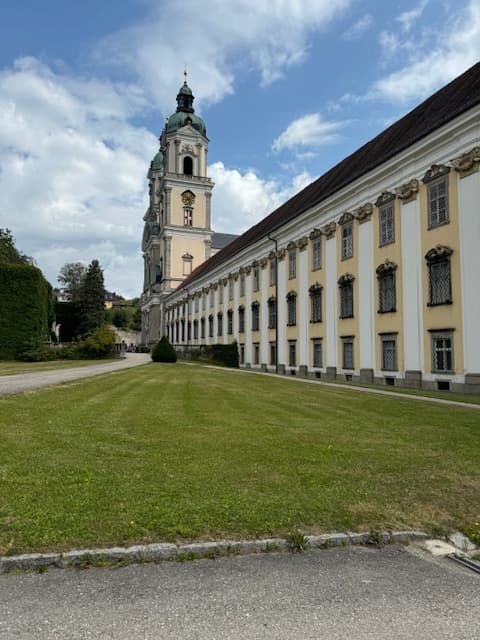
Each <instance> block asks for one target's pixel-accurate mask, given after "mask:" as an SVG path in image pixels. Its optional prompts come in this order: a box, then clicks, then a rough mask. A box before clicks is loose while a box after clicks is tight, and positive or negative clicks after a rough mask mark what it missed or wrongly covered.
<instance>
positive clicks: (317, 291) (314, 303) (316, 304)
mask: <svg viewBox="0 0 480 640" xmlns="http://www.w3.org/2000/svg"><path fill="white" fill-rule="evenodd" d="M309 292H310V308H311V315H310V320H311V322H321V321H322V287H321V286H320V285H318V284H316V285H313V286H312V287H310V289H309Z"/></svg>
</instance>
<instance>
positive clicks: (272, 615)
mask: <svg viewBox="0 0 480 640" xmlns="http://www.w3.org/2000/svg"><path fill="white" fill-rule="evenodd" d="M479 584H480V579H479V576H478V574H476V573H474V572H473V571H468V570H467V569H464V568H462V567H460V566H459V565H456V564H455V563H453V562H452V561H450V560H448V559H445V558H443V559H438V558H433V557H432V556H427V555H425V554H424V553H422V552H420V551H416V550H415V549H414V548H412V547H407V548H406V549H404V548H400V547H396V546H388V547H385V548H383V549H367V548H361V547H359V548H351V549H328V550H324V551H310V552H308V553H305V554H275V553H274V554H267V555H261V556H244V557H240V558H225V559H221V560H198V561H194V562H184V563H179V562H163V563H160V564H140V565H130V566H128V567H124V568H122V569H99V568H98V569H91V570H88V571H80V570H68V571H62V570H58V569H49V570H48V571H47V572H46V573H22V574H18V575H15V574H5V575H0V639H2V640H3V639H5V640H10V639H13V638H15V639H16V640H86V639H87V638H90V639H92V640H93V639H96V640H140V639H141V640H320V639H324V640H384V639H385V638H393V639H394V640H412V639H415V640H432V639H434V640H477V639H478V637H479V634H478V630H479V628H480V589H479Z"/></svg>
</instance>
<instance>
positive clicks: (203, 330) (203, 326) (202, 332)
mask: <svg viewBox="0 0 480 640" xmlns="http://www.w3.org/2000/svg"><path fill="white" fill-rule="evenodd" d="M200 338H201V339H202V340H203V339H204V338H205V318H202V319H201V320H200Z"/></svg>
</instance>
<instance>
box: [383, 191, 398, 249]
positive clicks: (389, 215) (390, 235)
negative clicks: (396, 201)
mask: <svg viewBox="0 0 480 640" xmlns="http://www.w3.org/2000/svg"><path fill="white" fill-rule="evenodd" d="M391 242H395V215H394V207H393V202H391V203H389V204H386V205H385V206H384V207H381V209H380V246H381V247H382V246H383V245H385V244H390V243H391Z"/></svg>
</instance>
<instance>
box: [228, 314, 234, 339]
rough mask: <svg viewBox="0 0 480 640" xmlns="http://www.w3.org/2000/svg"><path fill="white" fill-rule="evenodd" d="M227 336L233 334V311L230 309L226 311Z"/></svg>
mask: <svg viewBox="0 0 480 640" xmlns="http://www.w3.org/2000/svg"><path fill="white" fill-rule="evenodd" d="M227 334H228V335H229V336H231V335H232V334H233V311H232V310H231V309H229V310H228V311H227Z"/></svg>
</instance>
